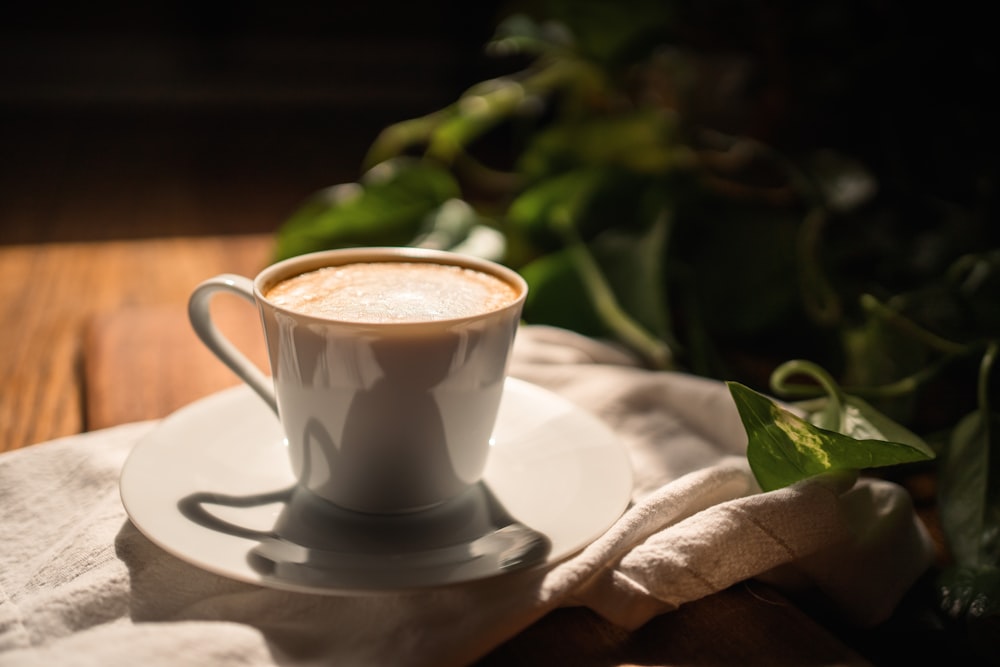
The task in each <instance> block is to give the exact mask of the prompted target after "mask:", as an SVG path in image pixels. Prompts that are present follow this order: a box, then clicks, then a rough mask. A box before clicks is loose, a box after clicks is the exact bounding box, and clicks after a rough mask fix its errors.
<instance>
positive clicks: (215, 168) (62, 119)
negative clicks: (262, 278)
mask: <svg viewBox="0 0 1000 667" xmlns="http://www.w3.org/2000/svg"><path fill="white" fill-rule="evenodd" d="M498 7H499V3H498V2H493V1H489V0H488V1H486V2H471V3H470V2H461V1H459V0H431V1H430V2H419V3H400V2H388V1H386V0H369V1H366V2H324V3H321V2H306V1H302V0H298V1H296V0H293V1H291V2H266V1H264V2H236V1H228V0H211V1H208V2H202V1H196V0H173V1H171V0H154V1H152V2H141V3H130V2H124V1H118V0H99V1H97V2H89V3H76V2H72V1H70V0H48V1H45V0H43V1H42V2H34V3H4V4H3V5H0V243H4V244H9V243H34V242H43V241H73V240H97V239H108V238H137V237H150V236H161V235H178V234H190V235H197V234H207V233H223V234H226V233H246V232H270V231H273V230H274V229H275V228H276V227H277V226H278V225H279V224H280V222H281V221H282V220H283V219H285V217H287V216H288V215H289V213H291V211H292V210H293V209H294V207H295V206H297V205H298V203H299V202H300V201H301V200H302V199H303V198H304V197H306V196H307V195H308V194H310V193H311V192H313V191H314V190H316V189H317V188H320V187H324V186H327V185H331V184H334V183H338V182H343V181H345V180H354V179H355V178H357V176H358V175H359V168H360V161H361V159H362V157H363V155H364V152H365V150H366V148H367V147H368V145H369V144H370V143H371V141H372V140H373V139H374V138H375V136H376V134H377V133H378V131H379V130H380V129H382V128H383V127H385V126H386V125H387V124H389V123H392V122H395V121H399V120H404V119H406V118H410V117H413V116H416V115H420V114H423V113H427V112H430V111H433V110H435V109H437V108H439V107H441V106H444V105H445V104H448V103H449V102H451V101H453V100H454V99H455V97H456V96H457V94H458V93H460V92H461V91H462V90H463V89H464V88H465V87H467V86H468V85H469V84H471V83H474V82H475V81H477V80H480V79H481V78H484V76H485V75H486V74H487V73H488V71H489V70H490V68H491V67H492V66H493V65H492V64H491V63H490V62H489V61H488V59H487V58H486V57H485V55H484V53H483V45H484V44H485V42H486V40H487V39H488V38H489V36H490V34H492V31H493V28H494V26H495V20H496V13H497V10H498Z"/></svg>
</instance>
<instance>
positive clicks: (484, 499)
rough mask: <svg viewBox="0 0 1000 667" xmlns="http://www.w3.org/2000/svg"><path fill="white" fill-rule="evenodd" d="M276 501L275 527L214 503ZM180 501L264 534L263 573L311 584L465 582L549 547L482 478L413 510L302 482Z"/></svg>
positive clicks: (259, 559)
mask: <svg viewBox="0 0 1000 667" xmlns="http://www.w3.org/2000/svg"><path fill="white" fill-rule="evenodd" d="M270 504H279V505H281V506H282V507H281V510H280V513H279V515H278V518H277V520H276V521H275V523H274V526H273V527H272V528H270V529H269V530H258V529H254V528H250V527H247V526H244V525H240V524H239V523H236V522H234V521H231V520H227V519H223V518H221V517H220V516H219V515H218V514H216V513H213V511H212V508H213V507H216V508H235V509H237V510H238V509H241V508H246V509H253V508H259V507H262V506H265V505H270ZM178 508H179V509H180V511H181V513H182V514H183V515H184V516H185V517H186V518H187V519H189V520H190V521H193V522H195V523H197V524H199V525H201V526H203V527H205V528H208V529H210V530H215V531H219V532H222V533H226V534H228V535H233V536H235V537H239V538H244V539H248V540H253V541H256V542H257V544H256V545H255V546H253V547H252V548H251V549H250V551H249V552H248V554H247V561H248V563H249V564H250V566H251V567H252V568H253V569H254V570H255V571H256V572H258V573H259V574H260V575H261V576H262V577H264V578H267V579H269V580H272V581H273V582H275V583H279V584H280V583H284V584H288V585H292V586H301V587H309V588H320V589H329V590H344V591H363V590H370V591H378V590H399V589H409V588H423V587H427V586H437V585H444V584H451V583H459V582H463V581H470V580H473V579H480V578H484V577H488V576H494V575H497V574H502V573H505V572H511V571H515V570H519V569H523V568H527V567H531V566H535V565H540V564H543V563H544V562H545V559H546V557H547V556H548V554H549V551H550V548H551V544H550V541H549V539H548V538H547V537H546V536H545V535H543V534H541V533H539V532H538V531H536V530H533V529H531V528H529V527H528V526H525V525H523V524H521V523H519V522H518V521H517V520H516V519H515V518H514V517H512V516H511V515H510V514H509V512H508V511H507V510H506V509H505V508H504V507H503V505H502V504H501V503H500V502H499V501H498V500H497V498H496V496H495V495H494V494H493V493H492V492H491V491H490V489H489V488H488V487H487V486H486V485H485V484H483V483H479V484H476V485H474V486H472V487H471V488H469V489H468V490H467V491H465V492H464V493H462V494H461V495H459V496H458V497H456V498H453V499H451V500H449V501H447V502H445V503H442V504H440V505H437V506H435V507H433V508H430V509H426V510H421V511H418V512H412V513H406V514H364V513H360V512H355V511H352V510H346V509H343V508H340V507H338V506H336V505H334V504H332V503H330V502H328V501H326V500H323V499H321V498H319V497H318V496H316V495H314V494H312V493H311V492H309V491H308V490H306V489H305V488H303V487H301V486H298V485H296V486H293V487H291V488H287V489H281V490H276V491H273V492H268V493H261V494H253V495H249V496H232V495H222V494H217V493H210V492H199V493H194V494H191V495H188V496H186V497H184V498H182V499H181V500H180V501H179V502H178ZM227 516H238V512H236V513H235V514H233V513H231V512H227Z"/></svg>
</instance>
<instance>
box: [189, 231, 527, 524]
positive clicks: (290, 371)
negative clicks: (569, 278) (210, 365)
mask: <svg viewBox="0 0 1000 667" xmlns="http://www.w3.org/2000/svg"><path fill="white" fill-rule="evenodd" d="M355 264H364V265H370V266H374V269H373V270H374V271H375V272H382V271H383V270H386V271H390V272H392V271H395V270H396V269H398V268H401V267H407V266H410V267H412V266H413V265H426V264H432V265H438V266H443V267H452V269H453V270H455V271H461V272H463V273H465V272H466V270H472V271H474V272H480V274H485V275H486V276H490V277H492V278H491V280H492V279H499V281H500V282H501V283H502V284H503V286H504V287H505V288H506V289H509V290H511V295H510V297H509V298H508V299H507V300H506V302H505V303H501V304H499V305H495V306H493V307H485V308H480V309H479V312H473V313H469V312H465V311H455V312H451V311H450V310H448V309H449V308H450V307H451V306H449V305H447V304H446V310H445V313H444V314H440V313H439V314H437V315H435V316H434V318H426V319H425V318H423V316H416V319H412V318H411V319H404V320H392V319H391V316H393V315H394V311H395V310H398V308H393V307H388V308H387V309H386V310H387V312H386V314H387V315H389V316H390V319H389V320H388V321H355V319H356V318H353V316H351V317H347V316H344V315H342V314H338V315H333V316H330V315H327V314H319V315H317V314H305V313H303V312H300V311H301V309H300V308H299V307H298V306H295V305H294V304H292V305H288V304H284V305H282V304H280V303H277V301H278V299H277V297H273V296H272V297H269V296H268V293H269V292H272V290H273V288H274V287H275V285H277V284H279V283H281V282H282V281H285V280H287V279H290V278H292V277H295V276H299V275H301V274H307V273H309V272H313V271H315V270H317V269H321V268H324V267H343V266H345V265H355ZM455 267H458V268H457V269H456V268H455ZM450 275H451V274H449V277H448V278H446V279H442V280H444V281H445V282H444V283H443V284H445V285H447V286H448V289H446V290H444V291H445V292H446V295H445V296H450V295H451V294H452V288H451V285H452V284H454V293H455V294H458V293H459V291H460V288H461V285H460V283H461V279H460V278H459V277H457V275H456V277H455V278H454V279H452V278H451V277H450ZM480 277H481V276H480ZM341 289H343V290H347V289H348V288H341ZM352 289H353V288H352ZM402 289H404V290H405V291H407V292H408V291H409V290H408V289H407V288H406V287H405V285H404V287H403V288H402ZM527 289H528V288H527V284H526V283H525V282H524V280H523V279H522V278H521V277H520V276H519V275H518V274H517V273H516V272H514V271H512V270H510V269H508V268H506V267H504V266H501V265H499V264H495V263H493V262H488V261H485V260H482V259H478V258H475V257H471V256H465V255H459V254H455V253H449V252H443V251H432V250H424V249H416V248H349V249H341V250H331V251H327V252H319V253H313V254H309V255H303V256H300V257H294V258H292V259H287V260H285V261H282V262H279V263H277V264H274V265H272V266H270V267H268V268H266V269H264V270H263V271H262V272H261V273H260V274H258V275H257V277H256V278H254V279H253V280H251V279H249V278H246V277H243V276H238V275H232V274H223V275H219V276H216V277H214V278H211V279H209V280H206V281H204V282H203V283H201V284H200V285H199V286H198V287H197V288H195V290H194V292H193V293H192V295H191V298H190V301H189V316H190V319H191V324H192V326H193V328H194V330H195V332H196V333H197V334H198V336H199V338H201V340H202V341H203V342H204V343H205V345H206V346H207V347H208V348H209V349H210V350H211V351H212V352H213V353H214V354H215V355H216V356H218V357H219V358H220V359H221V360H222V361H223V362H224V363H226V364H227V365H228V366H229V367H230V368H231V369H232V370H233V371H234V372H235V373H236V374H237V375H238V376H239V377H240V378H242V379H243V381H245V382H246V383H247V384H248V385H249V386H250V387H251V388H252V389H253V390H254V391H255V392H256V393H257V394H259V395H260V396H261V398H263V399H264V401H266V402H267V404H268V405H269V406H270V407H271V408H272V409H273V410H274V411H275V412H276V413H277V415H278V418H279V420H280V422H281V424H282V427H283V430H284V433H285V436H286V439H287V443H288V452H289V457H290V461H291V465H292V469H293V471H294V473H295V475H296V477H297V479H298V483H299V484H300V485H301V486H302V487H304V488H305V489H307V490H308V491H310V492H312V493H314V494H315V495H317V496H319V497H321V498H323V499H325V500H328V501H330V502H333V503H335V504H336V505H338V506H340V507H343V508H346V509H350V510H355V511H361V512H374V513H392V512H410V511H415V510H420V509H422V508H427V507H431V506H434V505H437V504H439V503H441V502H444V501H445V500H448V499H450V498H453V497H455V496H457V495H458V494H460V493H462V492H463V491H465V490H466V489H468V488H469V487H470V486H471V485H473V484H475V483H477V482H478V481H479V480H480V479H481V477H482V473H483V469H484V467H485V465H486V460H487V458H488V454H489V451H490V437H491V434H492V430H493V426H494V423H495V421H496V415H497V411H498V409H499V405H500V398H501V395H502V392H503V386H504V380H505V378H506V372H507V363H508V357H509V355H510V350H511V347H512V344H513V340H514V335H515V333H516V330H517V326H518V322H519V320H520V315H521V309H522V306H523V304H524V300H525V297H526V295H527ZM219 292H229V293H232V294H236V295H238V296H240V297H242V298H244V299H246V300H247V301H250V302H251V303H254V304H256V306H257V309H258V311H259V313H260V317H261V322H262V325H263V329H264V338H265V341H266V346H267V352H268V358H269V361H270V366H271V372H272V377H270V378H269V377H267V376H266V375H265V374H264V373H263V372H262V371H261V370H260V369H258V368H257V367H256V366H255V365H254V364H253V363H252V362H251V361H250V360H249V359H248V358H247V357H246V356H245V355H244V354H243V353H242V352H240V351H239V350H238V349H237V348H236V347H235V346H234V345H233V344H232V343H231V342H230V341H229V340H228V339H227V338H226V337H225V336H224V335H223V334H222V333H221V332H220V331H219V329H218V328H217V327H216V326H215V323H214V322H213V321H212V317H211V313H210V308H209V305H210V301H211V299H212V297H213V296H214V295H216V294H217V293H219ZM338 294H339V295H345V294H353V292H346V291H342V292H338ZM407 296H409V297H410V298H411V300H413V299H416V300H418V301H419V300H420V299H421V298H423V297H420V296H419V295H418V296H415V297H414V296H413V295H409V294H408V295H407ZM352 298H353V297H352ZM392 298H395V297H392ZM342 301H346V302H347V303H348V307H349V308H350V301H351V299H346V300H344V299H342ZM379 301H380V303H377V304H375V305H376V306H379V305H383V306H384V305H385V304H384V303H381V299H379ZM359 303H360V301H359ZM477 303H478V302H477ZM477 307H478V306H477Z"/></svg>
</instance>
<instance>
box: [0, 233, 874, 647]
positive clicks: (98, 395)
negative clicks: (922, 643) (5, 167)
mask: <svg viewBox="0 0 1000 667" xmlns="http://www.w3.org/2000/svg"><path fill="white" fill-rule="evenodd" d="M270 255H271V239H270V237H268V236H232V237H205V238H165V239H157V240H142V241H111V242H100V243H67V244H43V245H21V246H6V247H3V246H0V322H2V323H3V326H2V327H0V450H13V449H17V448H19V447H25V446H29V445H31V444H33V443H37V442H42V441H45V440H49V439H52V438H57V437H60V436H66V435H71V434H75V433H80V432H82V431H87V430H94V429H98V428H103V427H106V426H112V425H115V424H121V423H126V422H131V421H136V420H143V419H153V418H158V417H162V416H165V415H167V414H169V413H170V412H171V411H173V410H175V409H176V408H178V407H180V406H181V405H184V404H186V403H188V402H190V401H192V400H194V399H196V398H199V397H201V396H205V395H207V394H210V393H212V392H214V391H217V390H219V389H222V388H225V387H227V386H231V385H233V384H235V383H236V382H237V380H236V379H235V377H234V376H232V375H231V374H230V373H229V372H228V371H227V370H226V369H225V368H224V367H223V366H222V365H221V364H220V363H219V362H217V361H216V360H215V359H214V357H212V356H211V355H210V354H209V353H208V352H207V351H205V350H204V349H202V347H201V345H200V343H199V342H198V341H197V340H196V338H195V336H194V334H193V333H191V332H190V330H189V327H188V325H187V318H186V310H185V305H186V302H187V296H188V294H189V293H190V292H191V290H192V289H193V287H194V286H195V285H196V284H197V283H198V282H199V281H201V280H203V279H204V278H207V277H210V276H212V275H215V274H217V273H221V272H234V273H242V274H244V275H254V274H255V273H256V272H257V271H258V270H259V269H260V268H262V267H263V266H265V265H266V264H267V263H268V262H269V259H270ZM213 307H214V306H213ZM219 307H220V318H221V319H222V320H223V325H222V326H223V328H224V329H225V330H226V331H227V332H229V333H230V335H232V336H233V337H234V338H236V339H237V342H239V344H241V345H243V346H246V347H248V348H251V349H256V350H257V351H256V354H257V358H258V359H263V356H262V341H261V340H260V337H259V336H260V334H259V333H258V332H257V330H256V321H255V315H254V314H253V312H252V309H250V308H248V307H246V305H245V304H244V303H242V302H239V303H235V302H234V303H233V304H232V308H229V307H227V306H226V305H225V304H221V305H220V306H219ZM255 346H256V348H255ZM514 664H516V665H553V664H559V665H562V664H571V665H578V666H589V665H593V666H597V665H602V666H606V665H626V664H642V665H681V664H683V665H732V664H740V665H772V664H773V665H805V664H809V665H864V664H868V663H867V662H866V661H865V660H864V659H863V658H862V657H860V656H859V655H858V654H857V653H856V652H854V651H853V650H851V649H850V648H848V647H847V646H846V645H844V644H843V643H842V642H841V641H839V640H838V639H837V638H836V637H835V636H834V635H833V634H832V633H831V632H830V631H829V630H827V629H825V628H824V627H823V626H821V625H820V624H818V623H816V622H815V621H813V620H812V619H811V618H810V617H809V616H807V615H806V614H804V613H803V612H802V611H801V610H799V609H798V608H797V607H795V606H794V605H792V604H790V603H789V602H788V601H787V600H785V599H783V598H782V597H781V596H779V595H778V594H777V593H775V592H774V591H772V590H770V589H769V588H766V587H764V586H762V585H760V584H756V583H747V584H740V585H737V586H734V587H733V588H731V589H729V590H726V591H723V592H721V593H718V594H716V595H713V596H710V597H708V598H705V599H702V600H699V601H696V602H693V603H690V604H688V605H685V606H683V607H682V608H681V609H680V610H678V611H676V612H673V613H669V614H665V615H663V616H660V617H658V618H656V619H654V620H653V621H651V622H650V623H648V624H647V625H646V626H644V627H643V628H641V629H640V630H639V631H637V632H633V633H629V632H626V631H624V630H621V629H620V628H616V627H614V626H611V625H610V624H608V623H606V622H604V621H603V620H601V619H600V618H598V617H597V616H595V615H594V614H592V613H591V612H589V611H587V610H585V609H561V610H558V611H556V612H554V613H552V614H549V615H548V616H546V617H545V618H544V619H542V620H541V621H540V622H538V623H537V624H535V625H534V626H532V627H531V628H529V629H528V630H526V631H525V632H523V633H522V634H521V635H519V636H517V637H515V638H514V639H512V640H511V641H509V642H507V643H506V644H504V645H503V646H501V647H499V648H498V649H497V650H496V651H494V652H493V653H492V654H491V655H489V656H488V657H486V658H485V659H484V660H483V661H482V665H484V666H486V665H489V666H493V665H514Z"/></svg>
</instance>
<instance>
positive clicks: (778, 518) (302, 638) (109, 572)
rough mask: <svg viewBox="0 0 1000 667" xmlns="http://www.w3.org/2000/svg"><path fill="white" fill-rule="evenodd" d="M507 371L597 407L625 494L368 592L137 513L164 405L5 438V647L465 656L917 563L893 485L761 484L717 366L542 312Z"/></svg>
mask: <svg viewBox="0 0 1000 667" xmlns="http://www.w3.org/2000/svg"><path fill="white" fill-rule="evenodd" d="M511 372H512V375H514V376H516V377H519V378H522V379H525V380H527V381H529V382H533V383H535V384H538V385H540V386H543V387H546V388H548V389H550V390H552V391H555V392H557V393H559V394H561V395H562V396H564V397H566V398H568V399H569V400H571V401H573V402H574V403H576V404H577V405H579V406H581V407H582V408H584V409H586V410H588V411H590V412H591V413H593V414H594V415H596V416H598V417H599V418H601V419H602V420H604V422H605V423H607V424H608V425H609V426H610V427H611V428H612V429H613V430H614V432H615V433H616V434H617V436H618V437H619V438H620V439H621V441H622V443H623V445H624V446H625V447H626V448H627V450H628V454H629V457H630V461H631V463H632V466H633V469H634V471H635V479H636V485H635V490H634V493H633V497H632V504H631V506H630V507H629V508H628V509H627V510H626V511H625V513H624V514H623V516H622V517H621V518H620V519H619V520H618V521H617V522H616V523H615V524H614V525H613V526H612V527H611V528H610V529H609V530H608V531H607V532H606V533H605V534H604V535H603V536H601V537H600V538H598V539H597V540H595V541H594V542H593V543H592V544H590V545H589V546H587V547H586V548H584V549H583V550H582V551H581V552H579V553H578V554H576V555H574V556H572V557H570V558H568V559H567V560H565V561H564V562H561V563H558V564H556V565H554V566H551V567H549V568H548V569H547V570H528V571H522V572H515V573H513V574H510V575H505V576H503V577H496V578H492V579H486V580H482V581H477V582H473V583H471V584H467V585H460V586H451V587H447V588H442V589H433V590H421V591H414V592H408V593H399V594H383V595H374V596H365V595H355V596H333V595H313V594H305V593H293V592H287V591H280V590H272V589H268V588H263V587H260V586H255V585H251V584H247V583H243V582H238V581H233V580H229V579H226V578H224V577H220V576H218V575H215V574H212V573H211V572H207V571H204V570H201V569H199V568H197V567H195V566H194V565H191V564H189V563H187V562H185V561H183V560H181V559H179V558H176V557H174V556H172V555H170V554H168V553H166V552H164V551H163V550H161V549H160V548H159V547H157V546H156V545H155V544H153V543H152V542H150V541H149V540H148V539H147V538H146V537H145V536H144V535H142V534H141V533H140V532H139V531H138V530H137V529H136V528H135V527H134V526H133V525H132V524H131V523H130V522H129V520H128V518H127V516H126V514H125V511H124V509H123V507H122V505H121V502H120V499H119V497H118V491H117V481H118V475H119V473H120V470H121V467H122V465H123V462H124V461H125V458H126V456H127V454H128V452H129V451H130V449H131V448H132V447H133V446H134V445H135V443H137V442H139V441H140V440H141V439H142V438H143V437H144V436H145V435H147V434H148V433H150V432H151V430H152V429H155V428H156V425H157V423H156V422H147V423H141V424H129V425H124V426H121V427H116V428H112V429H107V430H104V431H98V432H93V433H88V434H83V435H79V436H74V437H71V438H65V439H62V440H58V441H53V442H49V443H43V444H39V445H36V446H33V447H29V448H26V449H23V450H18V451H15V452H12V453H8V454H5V455H3V456H0V665H18V666H21V665H46V666H48V665H53V664H59V665H90V664H93V665H102V666H103V665H118V664H144V665H148V666H155V665H172V664H177V663H182V664H206V665H209V664H210V665H272V664H286V665H287V664H291V665H311V664H351V665H384V664H393V665H402V666H404V667H405V666H410V665H412V666H421V665H429V664H434V665H438V666H441V665H443V666H445V667H447V666H449V665H463V664H468V663H469V662H472V661H474V660H476V659H477V658H479V657H481V656H483V655H485V654H486V653H488V652H489V651H490V650H491V649H493V648H494V647H496V646H498V645H499V644H501V643H502V642H504V641H505V640H506V639H508V638H510V637H512V636H513V635H515V634H517V633H518V632H520V631H521V630H523V629H524V628H526V627H528V626H529V625H530V624H532V623H534V622H535V621H536V620H537V619H539V618H540V617H542V616H543V615H544V614H546V613H547V612H549V611H551V610H552V609H555V608H557V607H560V606H578V605H583V606H586V607H588V608H590V609H592V610H594V611H595V612H596V613H598V614H600V615H602V616H604V617H605V618H606V619H608V620H610V621H612V622H613V623H616V624H618V625H621V626H623V627H625V628H636V627H639V626H641V625H642V624H643V623H645V622H646V621H647V620H649V619H650V618H652V617H653V616H654V615H657V614H661V613H664V612H669V611H670V610H672V609H676V608H677V607H678V606H680V605H683V604H685V603H687V602H690V601H692V600H696V599H699V598H701V597H703V596H706V595H710V594H712V593H713V592H716V591H719V590H722V589H724V588H726V587H728V586H731V585H733V584H734V583H737V582H739V581H743V580H746V579H749V578H753V577H760V578H762V579H764V580H766V581H769V582H772V583H774V584H776V585H780V586H783V587H786V588H787V589H788V590H799V589H801V587H803V586H807V587H809V588H810V589H811V590H814V591H817V592H819V593H820V594H822V595H824V596H826V597H827V598H829V600H830V601H831V604H832V605H833V606H835V607H836V608H837V609H839V610H840V611H841V613H843V614H844V615H845V617H847V618H849V619H853V620H855V621H857V622H861V623H867V624H870V623H875V622H878V621H879V620H880V619H883V618H885V617H886V616H887V615H888V614H889V613H891V611H892V608H893V606H894V605H895V604H896V602H897V601H898V600H899V598H900V597H901V596H902V594H903V593H904V592H905V590H906V589H907V587H908V586H909V585H911V584H912V582H913V581H914V580H915V579H916V578H917V577H918V576H919V575H920V573H921V572H922V571H923V570H924V569H925V568H926V567H927V566H928V564H929V562H930V558H931V549H930V541H929V539H928V537H927V534H926V531H925V530H924V529H923V527H922V526H921V524H920V523H919V520H918V519H917V518H916V516H915V514H914V512H913V509H912V507H910V506H909V504H908V503H907V500H908V498H907V496H906V493H905V491H903V490H902V489H901V488H899V487H898V486H896V485H894V484H891V483H889V482H884V481H881V480H862V481H861V482H859V483H858V484H856V485H854V486H853V487H848V486H847V485H845V484H844V483H843V480H842V479H837V478H836V476H822V477H820V478H815V479H810V480H806V481H804V482H801V483H799V484H796V485H794V486H792V487H789V488H787V489H781V490H778V491H773V492H769V493H761V492H760V490H759V489H758V488H757V486H756V483H755V482H754V480H753V476H752V475H751V473H750V471H749V469H748V466H747V464H746V460H745V457H744V455H743V452H744V448H745V435H744V433H743V430H742V426H741V424H740V421H739V416H738V414H737V413H736V410H735V407H734V406H733V404H732V401H731V399H730V397H729V395H728V391H727V390H726V389H725V387H724V385H722V384H721V383H717V382H712V381H709V380H705V379H703V378H697V377H692V376H688V375H684V374H680V373H666V372H652V371H648V370H644V369H642V368H640V367H639V365H638V364H636V363H635V361H634V360H633V359H632V358H631V357H629V356H628V355H627V354H625V353H624V352H623V351H622V350H620V349H619V348H616V347H614V346H611V345H606V344H604V343H601V342H599V341H595V340H592V339H588V338H585V337H582V336H579V335H576V334H572V333H570V332H566V331H562V330H558V329H553V328H548V327H525V328H523V329H522V331H521V332H520V333H519V337H518V341H517V345H516V346H515V352H514V359H513V361H512V366H511Z"/></svg>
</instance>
